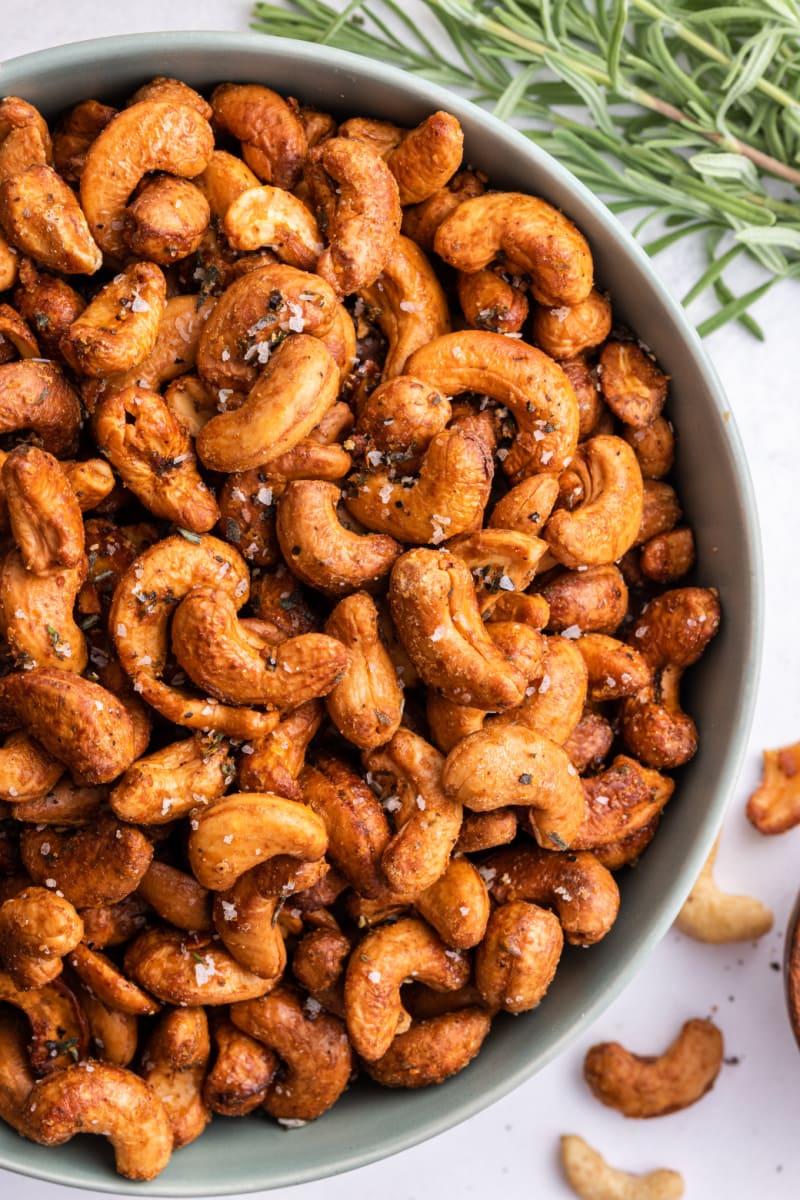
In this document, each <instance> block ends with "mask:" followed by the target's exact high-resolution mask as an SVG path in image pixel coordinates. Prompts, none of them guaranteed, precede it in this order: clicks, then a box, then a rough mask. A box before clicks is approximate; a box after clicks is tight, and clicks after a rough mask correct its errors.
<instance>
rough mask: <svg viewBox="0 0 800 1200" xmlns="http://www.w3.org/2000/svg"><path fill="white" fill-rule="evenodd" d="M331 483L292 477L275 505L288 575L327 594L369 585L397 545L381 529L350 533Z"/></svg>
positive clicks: (395, 553)
mask: <svg viewBox="0 0 800 1200" xmlns="http://www.w3.org/2000/svg"><path fill="white" fill-rule="evenodd" d="M341 499H342V493H341V491H340V490H339V488H338V487H337V486H336V484H335V483H327V482H325V481H324V480H316V479H298V480H294V481H293V482H292V483H290V484H288V485H287V487H286V490H285V492H284V493H283V495H282V496H281V498H280V502H279V505H278V522H277V534H278V541H279V543H280V547H281V551H282V553H283V556H284V558H285V560H286V562H287V563H289V564H290V565H291V570H292V574H293V575H295V576H297V578H298V579H301V580H302V581H303V582H304V583H308V584H311V586H312V587H315V588H317V589H318V590H319V591H321V592H324V593H325V594H327V595H330V596H337V595H342V594H343V593H345V592H351V591H355V590H357V589H358V588H360V587H363V588H369V587H374V586H375V585H376V584H377V583H378V582H379V581H380V580H381V579H382V578H383V576H384V575H386V574H388V572H389V571H390V570H391V567H392V564H393V563H394V561H395V559H396V558H397V557H398V555H399V554H400V553H401V552H402V547H401V546H400V545H399V544H398V542H396V541H395V540H394V538H392V537H389V536H388V535H386V534H381V533H370V534H360V533H354V532H353V531H352V530H351V529H349V528H347V527H346V526H345V525H344V524H343V523H342V521H341V520H340V519H339V515H338V513H337V506H338V504H339V501H340V500H341Z"/></svg>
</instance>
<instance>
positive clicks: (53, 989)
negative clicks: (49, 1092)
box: [0, 971, 89, 1076]
mask: <svg viewBox="0 0 800 1200" xmlns="http://www.w3.org/2000/svg"><path fill="white" fill-rule="evenodd" d="M0 1001H2V1003H3V1004H13V1006H14V1007H15V1008H18V1009H19V1010H20V1012H23V1013H24V1014H25V1016H26V1017H27V1019H28V1021H29V1023H30V1030H31V1039H30V1042H29V1045H28V1061H29V1063H30V1066H31V1069H32V1071H33V1073H34V1075H37V1076H40V1075H49V1074H50V1073H51V1072H53V1071H58V1070H59V1069H60V1068H61V1067H65V1066H67V1064H69V1063H72V1062H78V1061H80V1059H82V1058H85V1056H86V1051H87V1047H88V1044H89V1028H88V1025H87V1023H86V1017H85V1016H84V1014H83V1010H82V1009H81V1006H80V1004H79V1003H78V1000H77V997H76V996H75V994H74V992H72V991H71V990H70V989H69V988H68V987H67V985H66V984H65V983H63V982H62V981H61V980H60V979H57V980H55V981H54V982H53V983H45V984H42V986H41V987H38V988H32V989H28V988H25V989H22V988H18V987H17V986H16V985H15V983H14V982H13V980H12V979H11V976H10V974H8V972H6V971H0Z"/></svg>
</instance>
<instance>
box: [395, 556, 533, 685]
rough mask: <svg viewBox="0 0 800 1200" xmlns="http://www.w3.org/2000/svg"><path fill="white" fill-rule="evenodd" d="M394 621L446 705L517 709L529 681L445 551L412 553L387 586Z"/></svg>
mask: <svg viewBox="0 0 800 1200" xmlns="http://www.w3.org/2000/svg"><path fill="white" fill-rule="evenodd" d="M389 602H390V605H391V611H392V619H393V621H394V625H395V628H396V630H397V633H398V636H399V637H400V640H401V641H402V643H403V646H404V648H405V650H406V652H407V653H408V656H409V658H410V659H411V661H412V663H413V664H414V666H415V668H416V669H417V671H418V672H419V674H420V676H421V677H422V679H423V680H424V681H425V683H427V684H428V685H429V686H430V687H432V688H436V689H437V691H438V692H439V693H440V694H441V695H442V696H444V697H446V698H447V699H448V700H452V701H454V702H455V703H457V704H471V705H473V706H474V707H476V708H483V709H504V708H513V707H514V706H515V705H517V704H519V703H520V702H521V701H522V700H523V699H524V696H525V688H526V685H527V680H526V679H525V678H524V676H523V675H522V674H521V673H520V672H519V671H517V670H516V668H514V667H513V666H511V665H510V664H509V663H507V662H506V660H505V656H504V655H503V654H502V653H501V652H500V651H499V650H498V649H497V647H496V646H495V644H494V642H493V641H492V639H491V638H490V637H489V634H488V633H487V631H486V627H485V626H484V624H483V622H482V620H481V618H480V613H479V611H478V606H477V602H476V599H475V588H474V585H473V582H472V575H471V573H470V570H469V568H468V567H467V566H466V565H465V563H463V562H462V561H461V559H459V558H456V556H455V555H453V554H449V553H448V552H447V551H435V550H426V549H418V550H409V551H407V552H406V553H405V554H403V555H402V557H401V558H399V559H398V560H397V563H396V564H395V566H394V568H393V570H392V576H391V581H390V585H389Z"/></svg>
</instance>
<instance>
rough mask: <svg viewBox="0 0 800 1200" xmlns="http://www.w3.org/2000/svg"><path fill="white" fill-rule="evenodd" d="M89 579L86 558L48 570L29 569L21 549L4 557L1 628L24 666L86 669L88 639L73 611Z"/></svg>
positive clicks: (0, 589)
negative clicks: (38, 571)
mask: <svg viewBox="0 0 800 1200" xmlns="http://www.w3.org/2000/svg"><path fill="white" fill-rule="evenodd" d="M85 578H86V560H85V559H83V560H82V561H81V562H80V563H79V564H78V565H77V566H75V567H65V568H62V569H61V570H54V571H52V572H48V573H47V574H45V575H34V574H33V572H31V571H29V570H28V569H27V568H26V566H25V564H24V562H23V560H22V555H21V554H20V552H19V551H18V550H10V551H8V552H7V553H6V555H5V556H4V557H3V558H2V559H0V627H1V628H2V631H3V635H4V637H5V639H6V641H7V643H8V646H9V649H10V651H11V654H12V655H13V657H14V658H15V659H16V660H17V661H18V662H19V664H20V665H21V666H22V667H24V668H27V667H29V666H36V667H53V668H59V669H61V670H63V671H70V672H72V673H74V674H76V675H80V673H81V672H82V671H83V670H84V669H85V667H86V663H87V648H86V639H85V637H84V635H83V633H82V631H81V629H80V627H79V626H78V624H77V623H76V621H75V616H74V611H73V610H74V608H75V598H76V596H77V595H78V593H79V592H80V590H81V587H82V586H83V583H84V580H85Z"/></svg>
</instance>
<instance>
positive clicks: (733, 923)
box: [675, 844, 774, 945]
mask: <svg viewBox="0 0 800 1200" xmlns="http://www.w3.org/2000/svg"><path fill="white" fill-rule="evenodd" d="M716 857H717V846H716V844H715V845H714V849H713V850H712V851H711V853H710V855H709V856H708V858H707V860H706V862H705V864H704V866H703V869H702V871H701V872H700V874H699V876H698V877H697V879H696V881H695V884H694V886H693V888H692V890H691V891H690V892H689V895H688V896H687V898H686V900H685V901H684V905H683V908H682V909H681V911H680V912H679V913H678V916H677V917H676V919H675V924H676V926H677V927H678V929H680V931H681V933H685V934H686V935H687V937H690V938H694V939H695V940H696V941H698V942H710V943H713V944H714V945H719V944H728V943H730V942H755V941H757V940H758V938H761V937H763V936H764V934H765V933H769V931H770V929H772V926H773V921H774V918H773V915H772V912H771V910H770V909H768V908H767V907H766V905H764V904H762V903H761V901H760V900H758V899H756V897H755V896H735V895H732V894H731V893H730V892H723V891H721V889H720V888H719V886H718V885H717V882H716V880H715V879H714V859H715V858H716Z"/></svg>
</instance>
